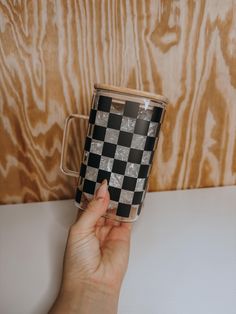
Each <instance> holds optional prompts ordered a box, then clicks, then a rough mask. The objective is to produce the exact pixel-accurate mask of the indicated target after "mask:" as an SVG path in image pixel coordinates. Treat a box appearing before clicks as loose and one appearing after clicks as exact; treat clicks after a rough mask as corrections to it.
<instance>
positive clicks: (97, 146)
mask: <svg viewBox="0 0 236 314" xmlns="http://www.w3.org/2000/svg"><path fill="white" fill-rule="evenodd" d="M102 148H103V142H102V141H98V140H94V139H92V143H91V148H90V152H91V153H94V154H97V155H101V154H102Z"/></svg>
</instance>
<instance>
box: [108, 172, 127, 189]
mask: <svg viewBox="0 0 236 314" xmlns="http://www.w3.org/2000/svg"><path fill="white" fill-rule="evenodd" d="M123 178H124V176H123V175H121V174H118V173H113V172H112V173H111V177H110V181H109V185H110V186H114V187H115V188H120V189H121V187H122V184H123Z"/></svg>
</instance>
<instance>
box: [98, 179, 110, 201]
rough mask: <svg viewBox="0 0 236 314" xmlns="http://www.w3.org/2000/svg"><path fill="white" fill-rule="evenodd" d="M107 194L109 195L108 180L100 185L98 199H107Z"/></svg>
mask: <svg viewBox="0 0 236 314" xmlns="http://www.w3.org/2000/svg"><path fill="white" fill-rule="evenodd" d="M106 193H107V180H103V181H102V184H101V185H100V187H99V188H98V190H97V192H96V199H101V198H105V196H106Z"/></svg>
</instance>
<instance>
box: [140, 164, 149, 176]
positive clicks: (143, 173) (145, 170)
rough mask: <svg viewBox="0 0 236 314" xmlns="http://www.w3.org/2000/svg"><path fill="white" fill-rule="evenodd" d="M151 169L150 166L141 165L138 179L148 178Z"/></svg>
mask: <svg viewBox="0 0 236 314" xmlns="http://www.w3.org/2000/svg"><path fill="white" fill-rule="evenodd" d="M149 167H150V166H149V165H141V166H140V168H139V173H138V177H139V178H147V175H148V170H149Z"/></svg>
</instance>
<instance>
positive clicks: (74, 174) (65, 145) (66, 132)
mask: <svg viewBox="0 0 236 314" xmlns="http://www.w3.org/2000/svg"><path fill="white" fill-rule="evenodd" d="M73 119H84V120H88V119H89V116H85V115H82V114H71V115H69V117H68V118H67V119H66V125H65V129H64V133H63V140H62V153H61V163H60V169H61V171H62V172H63V173H64V174H66V175H68V176H72V177H79V172H77V171H74V170H71V169H68V168H67V166H66V155H67V150H68V137H69V128H70V124H71V121H72V120H73Z"/></svg>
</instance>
